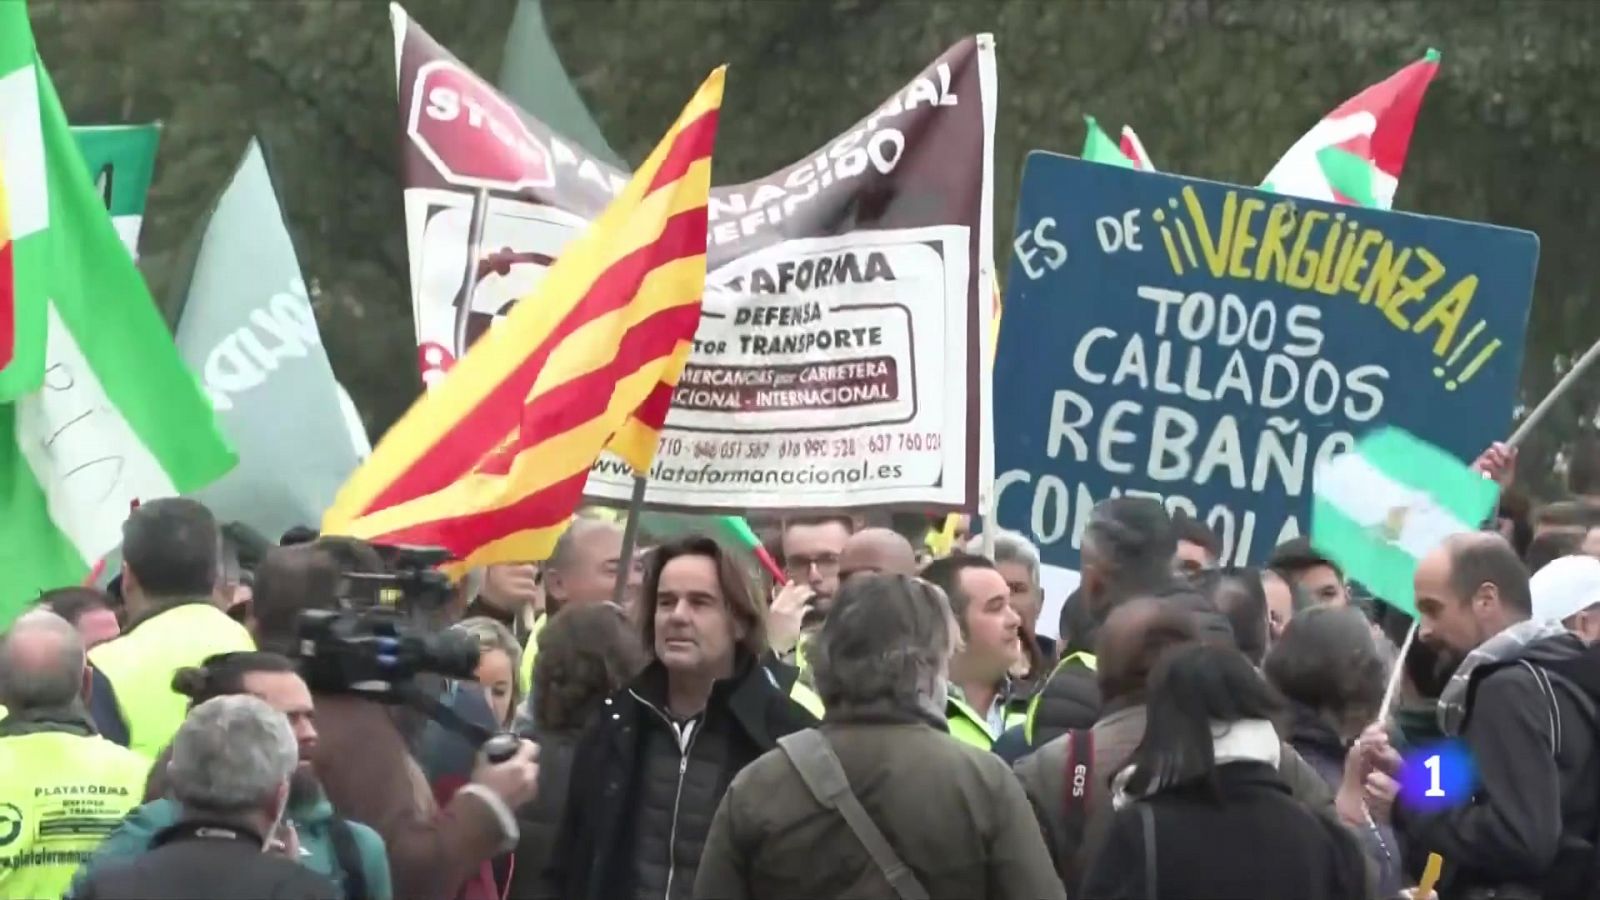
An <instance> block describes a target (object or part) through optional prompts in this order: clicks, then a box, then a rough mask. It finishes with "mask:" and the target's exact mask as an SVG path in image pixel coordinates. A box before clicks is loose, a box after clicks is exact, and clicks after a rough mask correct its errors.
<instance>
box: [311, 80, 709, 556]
mask: <svg viewBox="0 0 1600 900" xmlns="http://www.w3.org/2000/svg"><path fill="white" fill-rule="evenodd" d="M723 77H724V69H722V68H719V69H717V70H716V71H714V72H712V73H711V76H710V77H709V78H707V79H706V81H705V83H704V84H702V85H701V86H700V90H699V91H698V92H697V93H696V94H695V96H694V98H693V99H692V100H690V101H689V105H688V106H687V107H685V108H684V110H683V112H682V113H680V114H679V116H678V119H677V121H676V122H675V123H674V124H673V126H672V128H671V130H670V131H668V132H667V134H666V137H664V138H662V140H661V143H660V144H658V145H657V146H656V149H655V151H654V152H653V153H651V154H650V158H649V159H648V160H646V161H645V164H644V165H643V166H641V167H640V168H639V170H638V171H637V172H636V173H635V174H634V176H633V180H632V181H630V182H629V183H628V186H627V188H626V189H624V190H623V191H622V193H621V194H620V195H618V197H617V199H616V200H614V201H613V202H612V204H611V205H610V206H609V207H607V209H606V211H605V212H604V213H603V214H602V215H601V216H600V218H599V219H598V220H596V221H595V223H594V224H593V225H592V226H590V228H589V230H588V231H586V232H584V234H583V235H582V236H581V237H579V238H578V239H577V240H576V241H574V242H573V243H572V244H571V245H570V246H569V247H568V248H567V249H566V250H565V251H564V252H563V253H562V254H561V258H560V259H559V260H558V261H557V262H556V264H555V265H554V266H553V267H551V269H550V270H549V272H548V273H547V274H546V275H545V277H544V279H543V280H542V281H541V282H540V284H539V287H538V288H537V289H536V291H535V292H534V293H533V294H532V295H531V296H529V297H527V298H525V299H524V300H523V301H521V302H519V303H518V304H517V305H516V307H515V308H514V309H513V310H512V312H511V313H510V315H508V316H507V317H506V318H505V319H504V320H502V321H501V323H500V324H499V326H497V327H496V328H494V329H492V330H490V331H489V332H488V333H487V334H485V335H484V336H483V337H482V338H481V339H479V340H478V342H477V343H476V344H474V345H473V346H472V349H471V350H470V351H469V352H468V353H467V354H466V355H465V356H463V357H462V358H461V360H460V362H458V363H457V364H456V366H455V367H454V368H453V369H452V370H451V371H450V373H449V375H448V376H446V377H445V379H444V380H443V381H442V382H440V383H439V384H438V385H437V386H436V387H434V389H433V390H431V391H429V392H428V393H427V394H426V395H424V396H423V397H422V399H421V400H419V401H417V403H416V404H415V405H414V406H412V408H411V410H410V411H409V412H407V413H406V415H405V417H404V418H402V419H401V420H400V421H399V423H397V424H396V425H395V426H394V427H393V428H392V429H390V430H389V433H388V434H386V435H385V436H384V438H383V440H382V441H380V442H379V444H378V447H377V449H376V450H375V451H373V454H372V456H371V457H370V458H369V459H368V460H367V461H366V463H364V464H363V465H362V466H361V467H360V468H359V469H357V470H356V472H355V474H354V475H352V476H351V478H350V480H349V482H347V483H346V484H345V485H344V487H343V488H341V489H340V491H339V495H338V498H337V499H336V500H335V501H334V505H333V507H332V508H331V509H329V511H328V513H327V515H326V516H325V518H324V520H323V529H322V530H323V532H324V533H325V534H337V535H349V536H353V537H359V538H365V539H367V540H374V541H381V542H384V543H392V544H410V545H424V546H433V547H442V548H444V549H447V550H449V551H450V552H452V553H453V554H455V556H456V557H457V558H458V559H461V560H462V561H463V562H464V563H465V564H466V565H468V566H480V565H488V564H491V563H495V562H509V561H517V560H539V559H544V558H546V557H547V556H549V554H550V550H551V548H552V547H553V545H554V544H555V540H556V538H557V537H558V536H559V535H560V534H561V532H562V530H563V529H565V528H566V526H567V520H568V517H570V516H571V515H572V512H573V510H574V509H576V508H577V506H578V504H579V503H580V501H581V500H582V498H583V488H584V483H585V482H586V481H587V480H588V476H589V468H590V466H591V465H593V464H594V461H595V459H597V458H598V457H599V455H600V452H601V451H602V450H603V449H609V450H611V451H612V452H613V453H616V454H617V455H618V456H620V457H621V458H622V459H624V460H626V461H627V462H628V464H629V465H631V466H632V467H633V468H634V470H635V471H636V472H639V473H643V472H645V471H647V470H648V469H649V467H650V462H651V460H652V459H653V458H654V456H655V450H656V442H657V439H658V438H659V436H660V431H661V428H662V427H663V426H664V424H665V422H666V417H667V410H668V408H669V407H670V406H671V404H672V392H673V389H674V387H675V386H676V385H677V382H678V376H679V375H681V374H682V372H683V367H684V363H685V361H686V360H687V358H688V354H689V348H690V345H691V342H692V340H693V338H694V332H695V328H696V327H697V326H698V325H699V323H700V300H701V294H702V292H703V291H704V288H705V275H706V259H705V253H706V203H707V198H708V194H709V192H710V189H711V151H712V147H713V145H714V144H715V141H716V133H717V117H718V113H719V110H720V109H721V106H722V87H723Z"/></svg>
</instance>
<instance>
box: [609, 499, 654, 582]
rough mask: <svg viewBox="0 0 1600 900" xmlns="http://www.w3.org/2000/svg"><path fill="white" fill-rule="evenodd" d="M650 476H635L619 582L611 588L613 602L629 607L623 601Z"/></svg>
mask: <svg viewBox="0 0 1600 900" xmlns="http://www.w3.org/2000/svg"><path fill="white" fill-rule="evenodd" d="M649 483H650V479H649V476H646V475H635V476H633V496H631V497H629V498H628V521H627V522H625V523H623V526H622V552H621V553H620V554H618V555H617V583H616V584H615V585H613V586H612V588H611V602H612V603H615V604H616V605H617V606H620V607H623V608H624V609H626V608H627V606H626V604H624V603H623V599H624V596H625V594H626V592H627V590H628V576H629V575H631V574H632V573H633V551H634V548H635V547H636V546H637V545H638V543H639V517H640V514H642V513H643V512H644V489H645V486H646V485H648V484H649Z"/></svg>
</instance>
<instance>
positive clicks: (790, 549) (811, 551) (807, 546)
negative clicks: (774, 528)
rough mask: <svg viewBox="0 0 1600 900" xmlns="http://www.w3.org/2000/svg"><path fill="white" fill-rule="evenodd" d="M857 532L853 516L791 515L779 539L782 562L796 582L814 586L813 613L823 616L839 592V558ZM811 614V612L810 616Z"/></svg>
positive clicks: (780, 561) (787, 573) (784, 569)
mask: <svg viewBox="0 0 1600 900" xmlns="http://www.w3.org/2000/svg"><path fill="white" fill-rule="evenodd" d="M853 533H855V522H854V521H853V520H852V519H851V518H850V517H849V516H842V515H840V516H820V517H817V518H808V519H790V520H789V521H787V522H785V523H784V524H783V534H782V536H780V537H779V539H778V551H779V558H778V564H779V565H781V566H783V571H784V574H786V575H788V576H789V580H790V581H792V582H794V583H796V584H804V585H806V586H808V587H809V588H811V593H812V597H811V601H810V603H811V610H812V615H815V616H816V617H817V618H819V619H820V618H821V617H823V616H826V615H827V614H828V608H829V607H830V606H832V605H833V596H834V595H835V594H837V593H838V592H839V559H840V558H841V557H842V556H843V555H844V545H845V542H847V541H849V540H850V535H851V534H853ZM808 617H809V616H808Z"/></svg>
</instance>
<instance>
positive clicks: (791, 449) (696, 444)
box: [660, 431, 941, 462]
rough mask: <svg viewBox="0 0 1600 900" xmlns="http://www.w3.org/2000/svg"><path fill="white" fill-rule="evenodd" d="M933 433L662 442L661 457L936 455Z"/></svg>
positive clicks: (672, 439)
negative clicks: (929, 453)
mask: <svg viewBox="0 0 1600 900" xmlns="http://www.w3.org/2000/svg"><path fill="white" fill-rule="evenodd" d="M940 444H941V435H940V434H939V433H938V432H936V431H882V432H875V433H872V434H849V435H842V436H837V437H804V438H771V439H762V440H750V439H743V440H735V439H730V440H685V439H683V438H678V437H670V438H663V439H662V441H661V446H660V450H661V454H662V455H664V456H669V457H673V458H677V459H703V460H712V459H726V460H748V461H756V462H763V461H768V460H775V459H777V460H784V459H851V458H855V457H859V456H862V455H864V454H879V453H917V452H937V451H938V450H939V448H940Z"/></svg>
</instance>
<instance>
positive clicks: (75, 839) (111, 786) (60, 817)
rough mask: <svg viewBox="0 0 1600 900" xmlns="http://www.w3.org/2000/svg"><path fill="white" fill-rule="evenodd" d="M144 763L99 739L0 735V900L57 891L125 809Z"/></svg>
mask: <svg viewBox="0 0 1600 900" xmlns="http://www.w3.org/2000/svg"><path fill="white" fill-rule="evenodd" d="M149 774H150V761H149V760H148V759H145V758H144V757H142V756H140V755H139V754H137V753H135V752H133V751H132V750H129V749H127V748H126V747H119V746H117V745H116V744H113V743H111V742H110V741H108V740H106V739H105V738H102V737H98V736H83V735H77V734H69V733H66V732H60V731H41V732H36V733H33V734H19V735H14V736H12V737H7V738H0V898H6V900H10V898H18V900H20V898H25V897H27V898H31V897H59V896H61V895H62V894H63V893H65V892H66V890H67V887H68V886H69V885H71V884H72V875H73V873H74V872H76V871H77V870H78V866H80V865H82V863H83V861H84V860H85V859H88V857H89V854H91V853H93V852H94V849H95V848H96V847H98V846H100V842H101V841H103V840H105V838H106V836H107V835H109V834H110V833H111V832H112V831H114V830H116V827H117V824H118V823H120V822H121V821H122V818H123V816H125V815H127V814H128V811H129V810H131V809H133V808H134V807H135V806H138V805H139V804H140V803H141V802H143V800H144V783H145V779H146V778H147V777H148V776H149Z"/></svg>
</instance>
